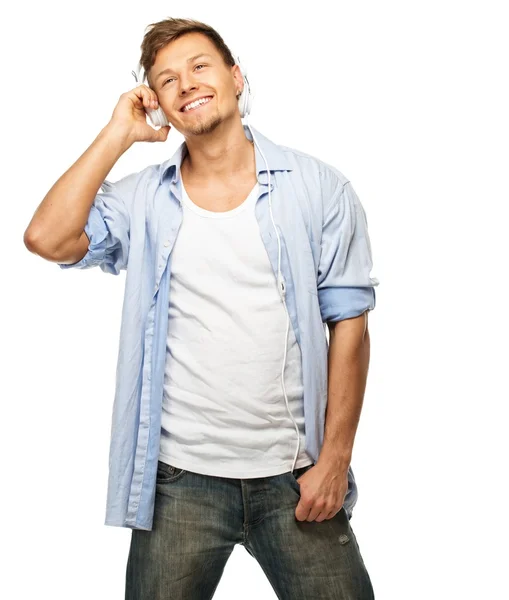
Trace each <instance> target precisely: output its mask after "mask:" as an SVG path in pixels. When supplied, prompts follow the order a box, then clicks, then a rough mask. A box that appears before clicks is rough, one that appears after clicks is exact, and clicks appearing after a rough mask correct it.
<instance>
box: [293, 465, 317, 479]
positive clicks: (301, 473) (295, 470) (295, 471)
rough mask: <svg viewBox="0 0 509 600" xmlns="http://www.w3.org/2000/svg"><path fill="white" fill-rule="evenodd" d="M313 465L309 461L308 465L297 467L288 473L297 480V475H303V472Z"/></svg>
mask: <svg viewBox="0 0 509 600" xmlns="http://www.w3.org/2000/svg"><path fill="white" fill-rule="evenodd" d="M314 466H315V465H314V463H311V464H310V465H305V466H304V467H299V468H298V469H294V470H293V471H292V472H291V473H290V474H291V476H292V477H293V478H294V479H295V481H297V479H298V478H299V477H301V476H302V475H304V473H305V472H306V471H309V469H311V467H314Z"/></svg>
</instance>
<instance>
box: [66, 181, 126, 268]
mask: <svg viewBox="0 0 509 600" xmlns="http://www.w3.org/2000/svg"><path fill="white" fill-rule="evenodd" d="M123 181H125V178H124V180H123ZM118 183H119V182H117V183H111V182H110V181H107V180H105V181H104V182H103V183H102V185H101V190H102V192H99V193H98V194H97V196H96V197H95V200H94V203H93V204H92V206H91V208H90V213H89V216H88V220H87V223H86V224H85V228H84V229H85V233H86V234H87V236H88V239H89V246H88V251H87V253H86V254H85V256H84V257H83V258H82V259H81V260H80V261H78V262H76V263H73V264H62V263H57V264H58V266H59V267H60V268H61V269H89V268H91V267H96V266H99V267H100V268H101V269H102V271H104V272H105V273H111V274H112V275H118V274H119V273H120V271H121V270H122V269H126V268H127V259H128V255H129V225H130V218H129V212H128V210H127V207H126V204H125V202H124V200H123V198H122V196H121V191H120V186H119V185H117V184H118Z"/></svg>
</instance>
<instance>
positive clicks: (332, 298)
mask: <svg viewBox="0 0 509 600" xmlns="http://www.w3.org/2000/svg"><path fill="white" fill-rule="evenodd" d="M251 129H252V130H253V131H254V135H255V137H256V141H257V142H258V143H259V144H260V146H261V148H262V151H263V154H264V155H265V157H266V159H267V161H268V164H269V168H270V172H271V177H270V179H271V199H272V212H273V216H274V221H275V222H276V225H277V227H278V232H279V236H280V239H281V272H282V275H283V279H284V281H285V283H286V306H287V309H288V313H289V315H290V320H291V326H292V327H293V330H294V332H295V337H296V339H297V342H298V344H299V346H300V350H301V355H302V375H303V385H304V418H305V434H306V450H307V452H308V453H309V454H310V456H311V457H312V458H313V460H314V461H315V462H316V461H317V460H318V455H319V453H320V450H321V447H322V443H323V436H324V425H325V411H326V405H327V370H328V342H327V338H326V326H325V325H324V323H326V322H334V321H339V320H342V319H348V318H350V317H356V316H358V315H361V314H362V313H363V312H365V311H366V310H372V309H373V308H374V307H375V286H377V285H378V280H377V279H375V278H371V277H370V271H371V269H372V257H371V245H370V240H369V236H368V231H367V220H366V215H365V212H364V209H363V207H362V205H361V203H360V201H359V199H358V197H357V195H356V193H355V191H354V189H353V187H352V185H351V183H350V182H349V180H348V179H347V178H346V177H345V176H344V175H343V174H342V173H341V172H340V171H338V170H337V169H335V168H334V167H332V166H330V165H328V164H326V163H324V162H323V161H321V160H319V159H317V158H315V157H313V156H310V155H308V154H305V153H303V152H299V151H298V150H294V149H292V148H288V147H286V146H281V145H278V144H275V143H274V142H272V141H270V140H269V139H268V138H266V137H265V136H263V135H262V134H261V133H259V132H258V131H257V130H256V129H255V128H251ZM244 132H245V134H246V137H247V138H248V139H249V140H250V141H252V140H253V136H252V134H251V130H250V129H249V128H248V126H246V125H244ZM186 151H187V147H186V145H185V142H183V143H182V144H181V145H180V146H179V148H178V149H177V151H176V152H175V153H174V155H173V156H172V157H171V158H170V159H169V160H167V161H165V162H163V163H161V164H157V165H150V166H148V167H146V168H145V169H144V170H142V171H140V172H138V173H132V174H130V175H127V176H126V177H123V178H122V179H120V180H119V181H117V182H115V183H111V182H109V181H107V180H105V181H104V183H103V184H102V186H101V190H102V191H101V192H98V194H97V196H96V198H95V200H94V203H93V205H92V207H91V210H90V214H89V218H88V221H87V223H86V225H85V232H86V234H87V236H88V238H89V240H90V244H89V249H88V252H87V254H86V255H85V256H84V257H83V259H82V260H80V261H79V262H77V263H75V264H72V265H67V264H60V263H59V266H60V267H61V268H62V269H69V268H79V269H87V268H90V267H95V266H99V267H100V268H101V269H102V270H103V271H104V272H105V273H111V274H113V275H118V274H119V273H120V271H121V270H125V271H126V283H125V296H124V304H123V308H122V321H121V327H120V341H119V353H118V363H117V372H116V389H115V399H114V403H113V415H112V423H111V442H110V453H109V478H108V494H107V503H106V518H105V525H112V526H116V527H128V528H132V529H144V530H148V531H151V530H152V523H153V513H154V500H155V490H156V475H157V462H158V460H159V441H160V432H161V411H162V399H163V376H164V367H165V361H166V334H167V330H168V302H169V289H170V286H169V283H170V278H171V256H172V248H173V246H174V244H175V240H176V239H177V236H178V232H179V228H180V225H181V223H182V215H183V212H182V205H181V194H182V191H181V190H182V188H181V178H180V165H181V162H182V159H183V157H184V156H185V153H186ZM255 158H256V172H257V178H258V182H259V184H260V187H259V196H258V199H257V201H256V205H255V214H256V219H257V221H258V223H259V227H260V236H261V238H262V240H263V243H264V245H265V248H266V250H267V255H268V259H269V261H270V263H271V265H272V269H273V271H274V285H277V280H276V278H277V272H278V241H277V236H276V233H275V231H274V228H273V225H272V221H271V217H270V211H269V205H268V181H267V180H268V174H267V169H266V165H265V161H264V160H263V157H262V155H261V154H260V151H259V149H258V147H257V146H256V144H255ZM283 344H284V340H283V339H282V340H281V345H282V346H283ZM357 495H358V494H357V485H356V482H355V478H354V474H353V471H352V468H351V466H350V468H349V470H348V493H347V495H346V497H345V501H344V507H345V510H346V512H347V515H348V518H351V516H352V509H353V507H354V505H355V503H356V501H357Z"/></svg>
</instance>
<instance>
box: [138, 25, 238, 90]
mask: <svg viewBox="0 0 509 600" xmlns="http://www.w3.org/2000/svg"><path fill="white" fill-rule="evenodd" d="M149 27H150V28H151V29H150V30H149V31H146V33H145V36H144V37H143V42H142V43H141V46H140V47H141V58H140V63H141V66H142V67H143V70H144V71H145V73H146V76H147V82H148V86H149V87H152V85H151V82H150V78H149V72H150V69H151V68H152V66H153V64H154V63H155V61H156V54H157V52H158V50H161V48H164V47H165V46H167V45H168V44H169V43H170V42H173V41H174V40H176V39H178V38H179V37H181V36H183V35H185V34H186V33H194V32H198V33H202V34H203V35H206V36H207V37H208V38H209V39H210V40H211V42H212V43H213V44H214V45H215V47H216V48H217V50H218V51H219V53H220V54H221V56H222V57H223V60H224V62H225V64H226V65H227V66H229V67H233V66H234V65H235V59H234V58H233V55H232V53H231V51H230V49H229V48H228V46H227V45H226V44H225V43H224V40H223V38H222V37H221V36H220V35H219V33H217V31H216V30H215V29H213V28H212V27H210V25H206V24H205V23H201V22H200V21H195V20H194V19H177V18H175V19H172V18H168V19H165V20H164V21H159V22H157V23H151V24H150V25H147V27H146V28H145V29H148V28H149ZM144 83H145V82H144Z"/></svg>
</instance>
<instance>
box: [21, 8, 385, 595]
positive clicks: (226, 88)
mask: <svg viewBox="0 0 509 600" xmlns="http://www.w3.org/2000/svg"><path fill="white" fill-rule="evenodd" d="M141 63H142V65H143V67H144V69H145V72H146V73H147V76H148V83H149V86H150V87H148V86H147V85H144V84H141V85H139V86H138V87H136V88H135V89H134V90H131V91H130V92H126V93H125V94H122V95H121V97H120V100H119V102H118V104H117V106H116V108H115V110H114V112H113V115H112V118H111V120H110V122H109V123H108V124H107V126H106V127H104V128H103V130H101V132H100V134H99V135H98V136H97V138H96V140H95V141H94V142H93V144H92V145H91V146H90V148H89V149H88V150H87V151H86V152H85V153H84V154H83V155H82V156H81V157H80V158H79V159H78V160H77V161H76V163H75V164H74V165H73V166H72V167H71V168H70V169H69V171H67V172H66V173H64V175H62V177H61V178H60V179H59V180H58V181H57V182H56V183H55V185H54V186H53V187H52V188H51V190H50V191H49V192H48V194H47V196H46V197H45V198H44V200H43V202H42V203H41V205H40V206H39V208H38V209H37V211H36V213H35V215H34V217H33V219H32V221H31V223H30V225H29V227H28V228H27V231H26V232H25V243H26V245H27V247H28V248H29V249H30V250H31V251H32V252H35V253H37V254H39V255H40V256H42V257H43V258H46V259H47V260H52V261H54V262H57V263H58V264H59V266H60V267H61V268H62V269H68V268H80V269H87V268H90V267H94V266H99V267H100V268H101V269H102V270H103V271H104V272H105V273H111V274H115V275H118V274H119V273H120V271H121V270H126V273H127V274H126V290H125V299H124V305H123V312H122V325H121V332H120V347H119V357H118V367H117V383H116V385H117V387H116V392H115V403H114V407H113V417H112V427H111V436H112V437H111V446H110V460H109V468H110V470H109V480H108V500H107V510H106V521H105V523H106V524H107V525H112V526H117V527H125V528H131V529H132V535H131V544H130V549H129V557H128V562H127V569H126V595H125V597H126V599H128V600H169V599H172V600H175V599H184V598H189V599H192V598H195V599H207V598H212V597H213V595H214V592H215V590H216V588H217V585H218V583H219V581H220V579H221V575H222V573H223V570H224V567H225V565H226V562H227V560H228V558H229V556H230V554H231V552H232V551H233V549H234V547H235V546H236V545H237V544H240V545H242V546H243V547H245V548H246V550H247V551H248V552H249V554H250V555H251V556H253V557H254V558H255V559H256V560H257V561H258V562H259V564H260V565H261V567H262V569H263V572H264V573H265V574H266V576H267V577H268V579H269V581H270V583H271V585H272V586H273V588H274V590H275V592H276V594H277V596H278V598H283V599H285V600H301V599H302V600H308V599H311V598H323V599H325V598H330V599H343V600H347V599H348V600H354V599H355V600H368V599H371V598H373V597H374V595H373V588H372V585H371V581H370V577H369V575H368V571H367V569H366V566H365V564H364V561H363V558H362V556H361V553H360V549H359V545H358V543H357V540H356V537H355V535H354V532H353V530H352V526H351V523H350V520H351V518H352V511H353V507H354V505H355V503H356V500H357V487H356V482H355V478H354V475H353V471H352V468H351V465H350V460H351V457H352V450H353V444H354V438H355V433H356V430H357V425H358V421H359V418H360V414H361V407H362V403H363V397H364V391H365V385H366V380H367V372H368V365H369V352H370V340H369V333H368V318H367V317H368V312H369V311H371V310H373V308H374V307H375V289H374V288H375V286H376V285H378V281H377V280H376V279H374V278H371V277H370V271H371V269H372V258H371V247H370V241H369V236H368V231H367V220H366V215H365V212H364V209H363V207H362V205H361V203H360V201H359V199H358V197H357V195H356V193H355V191H354V189H353V187H352V185H351V183H350V181H349V180H348V179H347V178H346V177H345V176H344V175H343V174H342V173H341V172H340V171H338V170H337V169H336V168H334V167H332V166H331V165H328V164H326V163H324V162H323V161H321V160H319V159H318V158H315V157H312V156H310V155H308V154H305V153H303V152H300V151H298V150H295V149H292V148H288V147H286V146H281V145H278V144H275V143H274V142H272V141H270V140H269V139H268V138H267V137H265V136H263V135H262V134H261V133H259V132H257V131H256V130H250V128H248V127H245V126H243V124H242V121H241V117H240V112H239V104H238V99H239V97H240V95H241V93H242V91H243V88H244V85H245V81H244V79H243V76H242V74H241V72H240V69H239V67H238V65H236V64H235V62H234V59H233V57H232V55H231V52H230V50H229V49H228V47H227V46H226V45H225V43H224V41H223V40H222V38H221V37H220V36H219V34H218V33H217V32H216V31H215V30H214V29H212V28H211V27H210V26H208V25H206V24H204V23H200V22H197V21H194V20H190V19H167V20H165V21H161V22H159V23H155V24H152V26H151V29H150V30H149V31H148V32H147V33H146V35H145V38H144V40H143V44H142V56H141ZM158 106H160V108H161V109H162V110H163V111H164V113H165V115H166V116H167V118H168V121H169V123H170V126H169V127H164V128H161V129H159V130H155V129H153V128H152V127H150V125H148V124H147V123H146V117H145V112H144V111H145V109H148V108H156V107H158ZM170 127H174V128H175V129H176V130H178V131H179V132H180V133H182V135H183V136H184V139H185V141H184V142H183V143H182V144H181V145H180V147H179V148H178V149H177V151H176V152H175V153H174V154H173V156H172V157H171V158H169V159H168V160H166V161H165V162H163V163H161V164H158V165H150V166H148V167H146V168H145V169H143V170H142V171H140V172H138V173H133V174H130V175H127V176H126V177H124V178H122V179H120V180H119V181H117V182H115V183H111V182H109V181H107V180H106V179H105V177H106V175H107V174H108V173H109V171H110V170H111V168H112V167H113V165H114V164H115V162H116V161H117V160H118V158H119V157H120V156H121V155H122V154H123V153H124V152H125V151H126V150H127V149H128V148H130V146H131V145H132V144H133V143H135V142H139V141H152V142H154V141H163V142H164V141H165V140H166V138H167V135H168V131H169V129H170ZM254 132H256V136H255V137H254ZM255 138H256V142H257V144H254V141H255ZM258 145H259V146H260V147H261V149H262V150H263V155H265V157H266V159H267V161H268V165H269V169H270V181H269V177H268V175H269V173H268V172H267V167H266V165H265V162H264V160H263V156H262V154H261V152H260V148H258ZM100 187H102V191H101V192H99V188H100ZM269 191H270V194H271V197H272V214H271V211H270V210H269V205H268V195H269ZM272 217H273V218H274V221H275V223H276V226H277V231H278V233H279V237H280V240H281V273H282V276H283V281H284V283H285V293H282V290H281V289H280V288H279V287H278V253H279V247H278V238H277V236H276V233H275V231H274V225H273V222H272ZM325 323H326V324H327V327H328V328H329V334H330V335H329V337H330V344H328V343H327V337H326V329H325V325H324V324H325ZM99 389H100V388H99V386H98V392H99Z"/></svg>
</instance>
